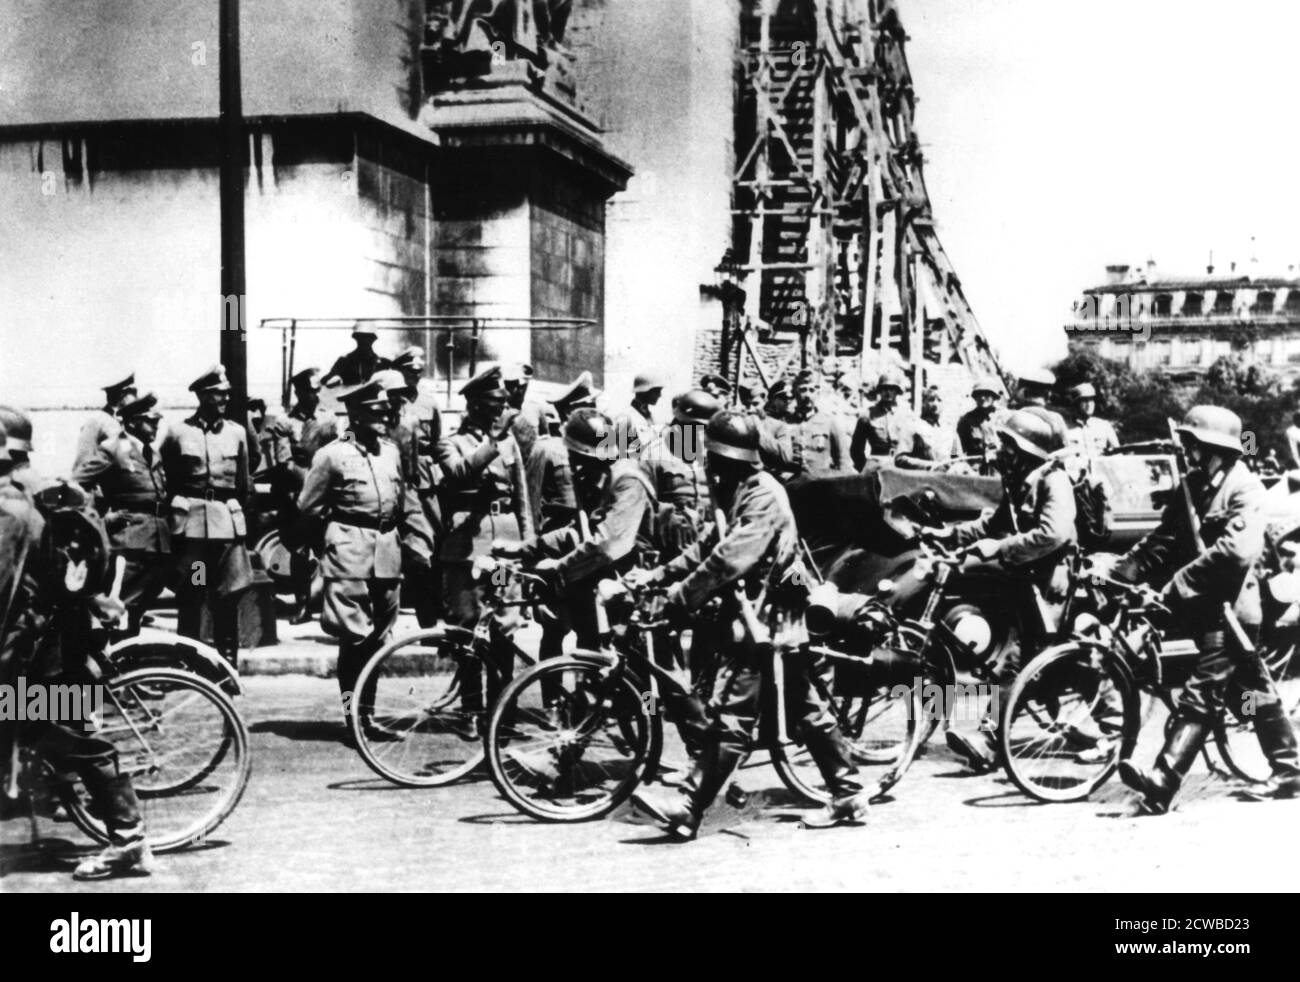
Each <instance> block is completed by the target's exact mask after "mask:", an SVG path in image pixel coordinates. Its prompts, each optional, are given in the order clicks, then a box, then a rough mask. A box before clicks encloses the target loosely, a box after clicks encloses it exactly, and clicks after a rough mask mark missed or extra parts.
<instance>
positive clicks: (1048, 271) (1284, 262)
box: [898, 0, 1300, 368]
mask: <svg viewBox="0 0 1300 982" xmlns="http://www.w3.org/2000/svg"><path fill="white" fill-rule="evenodd" d="M898 6H899V10H900V13H901V15H902V18H903V24H904V26H905V28H906V29H907V32H908V34H909V35H910V36H911V39H912V40H911V42H910V43H909V45H908V58H909V61H910V63H911V67H912V74H913V81H914V84H915V87H916V93H917V96H918V100H919V101H918V106H917V114H916V121H915V122H916V130H917V133H918V135H919V137H920V140H921V144H922V148H923V151H924V153H925V155H926V160H927V163H926V182H927V184H928V186H929V190H930V197H931V200H932V203H933V206H934V214H935V218H936V219H937V222H938V227H939V234H940V238H941V240H942V241H943V243H944V246H945V248H946V249H947V251H948V254H949V256H950V258H951V259H952V262H953V265H954V266H955V267H956V269H957V272H958V274H959V275H960V276H961V279H962V283H963V286H964V287H965V290H966V294H967V297H968V299H969V300H970V302H971V304H972V306H973V307H974V309H975V313H976V316H977V317H978V318H979V320H980V322H981V324H982V326H983V327H984V330H985V332H986V333H987V334H988V336H989V338H990V340H991V341H992V342H993V343H994V345H995V346H997V347H998V349H999V350H1000V351H1001V352H1002V354H1003V357H1004V358H1005V360H1006V361H1007V362H1008V364H1009V365H1010V366H1011V367H1015V368H1023V367H1030V366H1033V365H1039V364H1043V363H1044V362H1046V361H1049V360H1052V359H1054V358H1056V357H1060V356H1061V355H1063V354H1064V351H1065V335H1064V332H1063V331H1062V325H1063V324H1064V323H1065V320H1066V319H1067V317H1068V315H1069V311H1070V305H1071V304H1072V303H1073V302H1074V300H1075V299H1077V298H1078V296H1079V294H1080V293H1081V291H1082V290H1083V289H1084V288H1086V287H1089V286H1094V285H1096V284H1098V283H1100V282H1101V281H1102V280H1103V279H1104V278H1105V267H1106V266H1107V265H1108V264H1112V263H1128V264H1130V265H1137V264H1145V263H1146V262H1147V261H1148V260H1149V259H1154V260H1155V262H1156V264H1157V268H1158V269H1159V270H1160V271H1162V272H1165V273H1193V274H1195V273H1200V272H1204V269H1205V267H1206V265H1207V263H1208V261H1209V255H1210V252H1211V250H1213V253H1214V260H1215V264H1216V266H1217V267H1218V269H1219V271H1226V270H1227V268H1228V265H1229V263H1230V262H1232V261H1233V260H1236V261H1237V262H1238V270H1239V271H1241V270H1243V269H1245V268H1247V267H1248V264H1249V261H1250V259H1251V258H1252V242H1251V240H1252V237H1254V238H1255V243H1254V247H1253V252H1254V256H1255V258H1257V259H1258V260H1259V265H1258V267H1257V268H1258V269H1259V271H1260V272H1273V273H1276V272H1278V271H1281V272H1283V273H1284V272H1285V271H1286V269H1287V267H1288V266H1291V265H1296V266H1297V267H1300V172H1298V170H1297V164H1298V163H1300V152H1297V151H1300V132H1298V130H1300V127H1297V123H1300V120H1297V118H1296V112H1295V110H1296V105H1297V93H1300V59H1298V58H1297V48H1296V45H1297V40H1298V39H1300V3H1294V2H1287V0H1272V2H1266V0H1233V2H1232V3H1231V4H1229V3H1223V2H1208V0H1176V2H1175V0H1086V2H1085V0H899V4H898ZM1297 275H1300V274H1297Z"/></svg>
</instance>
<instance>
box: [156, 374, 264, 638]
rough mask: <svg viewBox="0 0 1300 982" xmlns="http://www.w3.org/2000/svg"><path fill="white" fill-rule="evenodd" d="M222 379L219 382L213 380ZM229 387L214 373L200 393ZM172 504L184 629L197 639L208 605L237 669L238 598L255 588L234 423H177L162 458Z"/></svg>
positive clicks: (245, 460)
mask: <svg viewBox="0 0 1300 982" xmlns="http://www.w3.org/2000/svg"><path fill="white" fill-rule="evenodd" d="M218 376H219V379H220V381H219V382H215V381H214V379H215V378H216V377H218ZM208 382H211V383H213V384H214V385H215V384H228V383H226V382H225V376H224V373H223V372H221V373H219V372H212V373H209V375H208V376H205V377H204V379H200V380H199V382H196V383H195V386H192V388H194V390H195V391H198V390H199V389H201V388H205V387H211V386H208V385H205V384H204V383H208ZM159 455H160V457H161V458H162V464H163V470H164V472H165V473H166V475H167V490H168V492H169V493H170V494H171V495H172V500H171V532H172V536H173V537H174V539H176V540H177V541H176V542H175V545H176V549H175V550H174V551H175V553H176V555H177V556H178V559H179V565H178V570H177V574H178V588H179V589H178V593H177V602H178V608H179V611H178V613H179V623H180V624H181V625H182V633H185V634H187V635H188V636H190V637H197V636H198V631H199V616H200V615H199V612H200V608H201V606H202V604H203V602H204V600H205V599H206V600H207V601H208V602H209V604H210V607H211V610H212V621H213V634H214V636H215V641H216V647H217V648H218V650H220V651H221V652H222V654H223V655H225V656H226V657H227V658H229V659H230V660H231V661H232V662H233V661H234V659H235V656H236V653H237V652H238V649H239V619H238V618H239V613H238V606H237V603H238V595H239V594H240V593H241V592H242V591H244V590H246V589H248V587H249V586H251V585H252V582H253V569H252V564H251V563H250V562H249V559H248V549H247V546H246V544H245V541H244V540H245V537H246V536H247V534H248V527H247V523H246V520H245V517H244V504H245V502H246V501H247V500H248V493H249V487H250V468H249V456H248V431H247V430H245V429H244V427H242V426H239V425H238V424H236V423H232V422H231V421H230V420H227V419H221V418H218V419H216V420H207V419H204V418H203V417H202V416H200V415H199V414H198V413H196V414H195V415H193V416H191V417H189V418H188V419H186V420H184V421H183V422H180V423H176V424H175V425H173V426H171V427H170V428H169V430H168V433H167V435H166V437H164V438H163V441H162V447H161V449H160V451H159Z"/></svg>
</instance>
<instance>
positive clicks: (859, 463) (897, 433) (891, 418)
mask: <svg viewBox="0 0 1300 982" xmlns="http://www.w3.org/2000/svg"><path fill="white" fill-rule="evenodd" d="M906 389H907V382H906V380H905V379H904V378H903V376H902V375H900V374H899V373H898V372H895V371H888V372H885V373H884V374H882V375H881V376H880V380H879V381H878V382H877V383H876V390H875V391H876V401H875V402H874V403H873V404H872V405H871V406H869V407H868V408H866V409H864V410H863V411H862V413H861V414H860V415H859V416H858V425H857V426H856V427H855V429H854V431H853V440H852V442H851V443H850V445H849V456H850V457H851V458H852V461H853V466H854V467H855V468H856V469H857V470H858V471H861V470H862V469H863V468H865V467H866V466H867V457H869V456H870V457H884V458H889V460H890V461H892V460H893V459H894V458H895V457H904V458H914V459H916V460H927V459H929V457H930V456H931V454H932V451H931V448H930V447H929V445H928V444H927V443H926V439H925V433H924V424H923V423H921V421H920V420H919V419H917V418H916V415H915V414H914V413H913V412H912V410H911V409H909V408H907V407H906V406H901V405H899V399H901V398H902V395H903V393H904V392H905V391H906Z"/></svg>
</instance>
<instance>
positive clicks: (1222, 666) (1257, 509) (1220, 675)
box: [1115, 460, 1276, 721]
mask: <svg viewBox="0 0 1300 982" xmlns="http://www.w3.org/2000/svg"><path fill="white" fill-rule="evenodd" d="M1185 483H1186V486H1187V488H1188V490H1189V491H1190V492H1191V498H1192V505H1193V507H1194V508H1195V510H1196V512H1197V514H1198V516H1199V518H1200V539H1199V541H1196V540H1194V539H1193V537H1192V531H1191V526H1190V520H1189V517H1188V514H1187V507H1186V499H1185V498H1184V496H1183V495H1182V494H1181V493H1180V494H1178V495H1177V496H1175V499H1174V501H1173V502H1171V503H1170V504H1169V505H1168V506H1167V507H1166V508H1165V511H1164V514H1163V515H1162V516H1161V519H1160V524H1159V525H1158V526H1157V527H1156V529H1155V530H1154V531H1153V532H1151V533H1150V534H1149V535H1148V536H1147V537H1146V538H1144V539H1143V540H1142V541H1141V542H1139V543H1138V544H1137V545H1135V546H1134V547H1133V548H1132V549H1130V550H1129V552H1128V553H1127V554H1126V555H1125V556H1124V558H1123V559H1122V560H1120V562H1119V564H1118V565H1117V566H1116V568H1115V574H1116V576H1118V577H1119V578H1121V579H1125V580H1129V581H1132V582H1151V583H1153V584H1156V585H1159V584H1161V583H1164V582H1166V581H1167V586H1166V595H1167V596H1168V597H1169V599H1170V600H1171V602H1172V605H1173V612H1174V617H1175V619H1176V623H1177V624H1178V625H1179V626H1180V627H1181V628H1184V629H1187V630H1190V631H1191V632H1192V633H1193V634H1194V635H1195V636H1196V638H1197V644H1198V647H1199V648H1200V654H1199V655H1198V657H1197V660H1196V667H1195V669H1193V672H1192V677H1191V679H1189V680H1188V682H1187V685H1186V687H1185V688H1184V690H1183V693H1182V695H1181V697H1180V698H1179V701H1178V706H1177V710H1178V712H1179V713H1181V714H1183V715H1186V716H1190V717H1194V718H1198V719H1203V720H1207V721H1208V720H1211V719H1212V718H1213V716H1214V715H1215V714H1216V713H1217V712H1218V710H1219V708H1220V707H1221V706H1222V705H1223V700H1224V696H1225V694H1226V691H1227V688H1228V685H1229V684H1230V683H1231V684H1232V685H1234V686H1236V687H1238V688H1240V689H1243V690H1247V691H1255V692H1263V693H1271V696H1270V698H1275V696H1276V689H1275V688H1274V687H1273V685H1272V683H1271V681H1269V680H1268V676H1267V672H1266V671H1265V670H1264V669H1263V668H1262V667H1261V664H1260V661H1259V654H1258V651H1255V652H1254V653H1251V652H1241V651H1232V650H1230V648H1229V644H1228V639H1227V635H1226V633H1225V630H1224V627H1225V625H1224V620H1223V605H1224V604H1228V605H1234V604H1236V603H1237V601H1238V598H1239V597H1240V595H1241V592H1242V587H1243V586H1244V585H1245V582H1246V578H1247V576H1248V574H1249V573H1250V570H1251V568H1252V566H1254V564H1255V563H1256V562H1257V560H1258V559H1259V557H1260V555H1261V554H1262V553H1263V550H1264V530H1265V527H1266V525H1267V518H1266V516H1265V514H1264V511H1263V507H1262V506H1263V504H1264V500H1265V491H1264V485H1263V484H1261V483H1260V481H1259V478H1258V477H1256V476H1255V475H1254V474H1252V473H1251V471H1250V468H1249V467H1247V466H1246V464H1245V462H1243V461H1241V460H1238V461H1236V462H1234V463H1233V465H1232V466H1231V467H1230V468H1229V469H1228V470H1227V471H1224V472H1221V473H1220V474H1219V475H1218V477H1217V479H1215V480H1208V479H1207V478H1206V477H1205V475H1204V474H1203V473H1202V472H1200V471H1192V472H1191V473H1189V474H1188V476H1187V478H1186V482H1185Z"/></svg>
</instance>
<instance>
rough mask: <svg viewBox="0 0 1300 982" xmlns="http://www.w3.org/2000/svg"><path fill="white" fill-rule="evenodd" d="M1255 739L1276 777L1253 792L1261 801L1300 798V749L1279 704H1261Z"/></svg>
mask: <svg viewBox="0 0 1300 982" xmlns="http://www.w3.org/2000/svg"><path fill="white" fill-rule="evenodd" d="M1253 722H1254V725H1255V736H1256V738H1257V739H1258V740H1259V747H1260V749H1261V750H1263V751H1264V756H1265V757H1267V758H1268V764H1269V767H1271V768H1272V769H1273V776H1272V777H1271V778H1269V780H1268V783H1267V784H1265V785H1264V786H1263V787H1262V788H1259V789H1257V790H1255V791H1254V792H1252V796H1253V797H1258V798H1296V797H1300V749H1297V746H1296V735H1295V729H1294V728H1293V727H1292V726H1291V720H1290V719H1288V718H1287V715H1286V711H1285V710H1284V709H1283V708H1282V704H1281V703H1279V702H1265V703H1258V704H1256V707H1255V717H1254V720H1253Z"/></svg>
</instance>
